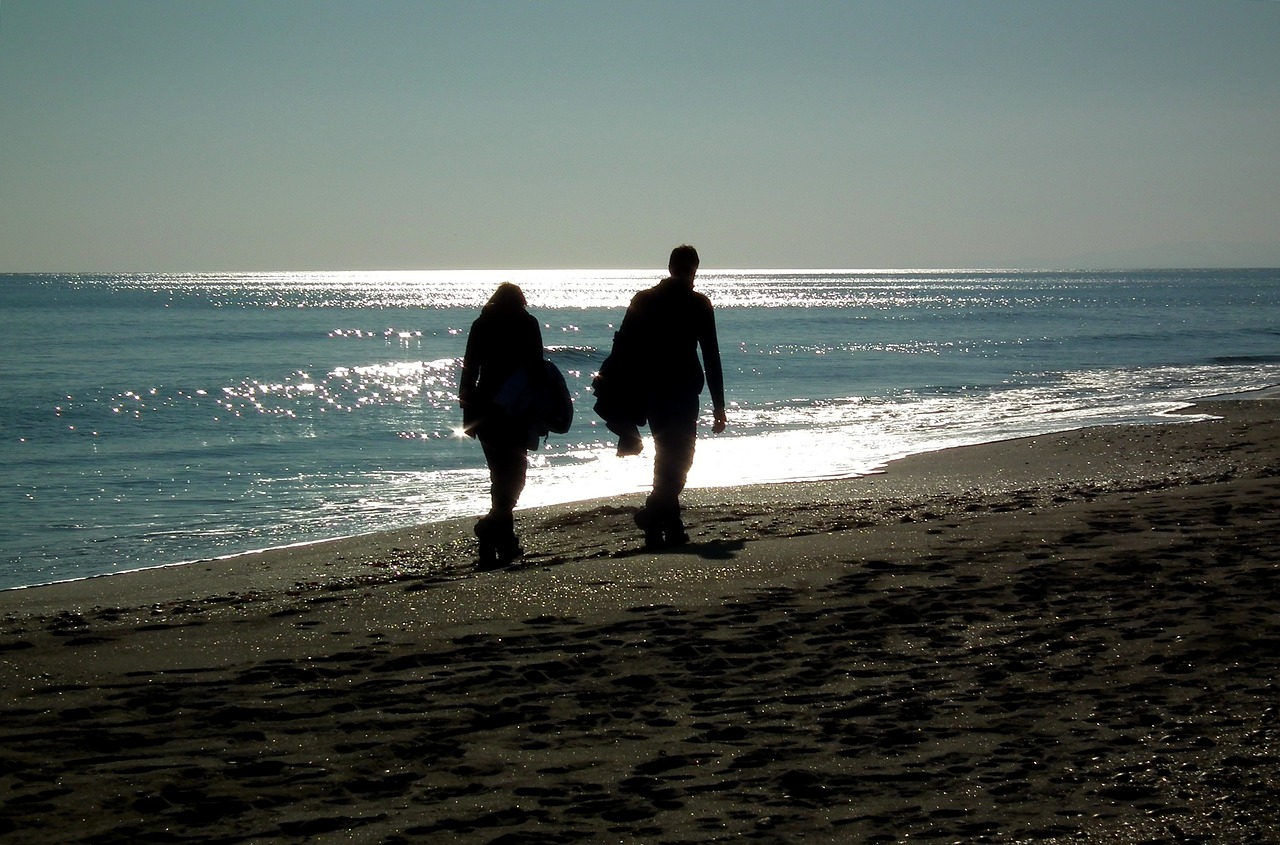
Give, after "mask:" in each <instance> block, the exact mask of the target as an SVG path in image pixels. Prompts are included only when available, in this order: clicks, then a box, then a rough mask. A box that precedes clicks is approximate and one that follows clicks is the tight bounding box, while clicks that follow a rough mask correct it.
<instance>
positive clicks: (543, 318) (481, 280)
mask: <svg viewBox="0 0 1280 845" xmlns="http://www.w3.org/2000/svg"><path fill="white" fill-rule="evenodd" d="M661 276H662V273H661V272H655V271H653V270H616V271H599V270H582V271H564V270H559V271H533V270H527V271H488V270H484V271H480V270H476V271H424V272H411V271H402V272H328V273H314V272H291V273H225V274H194V273H191V274H107V273H103V274H92V273H78V274H39V275H21V274H7V275H0V314H2V315H3V319H4V323H5V327H4V331H3V332H0V588H4V589H9V588H19V587H26V586H31V585H37V584H45V583H51V582H57V581H66V580H72V579H80V578H88V577H96V576H102V575H108V574H112V573H119V572H124V571H129V570H135V569H141V568H147V567H154V566H163V565H170V564H176V563H181V562H184V561H193V560H202V559H209V558H216V557H223V556H230V555H235V554H240V553H244V552H248V551H252V550H257V549H263V548H271V547H277V546H285V545H293V544H299V543H307V542H314V541H318V540H323V539H328V538H334V537H343V536H350V535H356V534H364V533H369V532H375V531H381V530H386V529H394V528H400V527H406V526H410V525H416V524H421V523H425V522H431V521H436V520H443V519H448V518H453V517H469V516H475V515H478V514H481V513H483V512H484V511H485V510H486V509H487V487H488V480H487V474H486V470H485V468H484V461H483V457H482V455H481V452H480V447H479V444H478V443H476V442H475V441H473V440H470V439H468V438H467V437H465V436H464V435H463V434H462V433H461V431H460V428H461V416H460V412H459V410H458V407H457V380H458V370H459V363H460V358H461V356H462V353H463V350H464V347H465V343H466V337H467V332H468V330H469V327H470V324H471V321H472V320H473V319H475V317H476V316H477V314H478V312H479V309H480V307H481V306H482V305H483V303H484V302H485V300H486V299H487V298H488V296H489V295H490V294H491V293H492V292H493V290H494V289H495V288H496V286H497V285H498V284H499V283H501V282H507V281H510V282H514V283H516V284H518V285H520V286H521V287H522V288H523V289H524V291H525V294H526V297H527V298H528V300H529V308H530V311H531V312H532V313H533V314H534V315H535V316H536V317H537V319H538V320H539V321H540V322H541V324H542V334H543V340H544V343H545V345H546V350H547V356H548V357H549V359H550V360H551V361H553V362H554V363H555V364H556V365H558V366H559V367H560V369H561V371H562V372H563V373H564V374H565V376H566V379H567V381H568V384H569V387H570V390H571V391H572V393H573V395H574V398H575V403H576V409H575V419H574V424H573V427H572V429H571V430H570V431H569V433H568V434H566V435H552V436H551V437H549V438H548V439H547V440H546V441H545V442H543V443H541V444H540V446H539V448H538V449H537V450H536V451H535V452H533V453H531V456H530V461H531V468H530V473H529V483H528V487H527V489H526V491H525V494H524V497H523V498H522V500H521V506H522V507H525V506H535V505H547V504H554V503H565V502H574V501H580V500H586V499H592V498H599V497H609V496H615V495H619V494H624V493H627V492H633V491H638V490H642V489H644V488H645V487H646V485H647V484H648V482H649V479H650V474H651V464H650V456H651V454H652V446H651V445H649V446H648V447H647V448H646V452H645V454H644V455H643V456H641V457H638V458H619V457H617V456H616V454H615V443H614V440H613V438H612V437H611V436H610V435H609V433H608V432H607V431H606V430H605V428H604V426H603V423H602V422H601V421H600V420H599V419H598V418H597V417H596V416H595V414H594V412H593V410H592V401H593V400H592V396H591V393H590V384H591V377H592V374H593V373H594V372H595V371H596V370H597V369H598V368H599V366H600V364H601V362H602V361H603V360H604V358H605V356H606V355H607V354H608V352H609V348H610V344H611V342H612V337H613V332H614V330H615V329H616V327H617V325H618V323H619V322H620V321H621V319H622V315H623V313H624V311H625V308H626V305H627V303H628V301H629V300H630V298H631V296H632V295H633V294H634V293H635V292H636V291H638V290H640V289H642V288H645V287H648V286H650V285H652V284H655V283H656V282H657V281H658V280H659V279H660V278H661ZM697 285H698V289H699V290H701V291H702V292H704V293H705V294H707V295H708V296H709V297H710V298H711V300H712V302H713V303H714V305H715V308H716V320H717V327H718V332H719V344H720V348H721V352H722V357H723V360H724V367H725V382H726V392H727V396H728V400H729V429H728V430H727V431H726V432H725V433H724V434H721V435H718V436H712V435H711V434H710V430H709V429H710V408H709V407H706V404H707V403H706V401H705V397H704V420H703V423H704V427H703V436H702V437H701V439H700V440H699V443H698V453H697V458H696V461H695V465H694V469H693V473H692V475H691V477H690V484H691V486H695V487H709V486H716V487H732V486H735V485H744V484H755V483H765V482H786V481H797V480H816V479H834V478H850V477H855V476H859V475H864V474H868V473H874V472H879V471H882V470H883V468H884V467H885V465H886V464H887V463H888V462H890V461H892V460H894V459H896V458H900V457H903V456H907V455H912V454H919V453H924V452H930V451H934V450H939V449H945V448H948V447H952V446H960V445H966V444H973V443H979V442H985V441H994V440H1002V439H1009V438H1017V437H1023V436H1027V435H1034V434H1041V433H1047V432H1055V431H1063V430H1068V429H1076V428H1080V427H1084V426H1095V425H1108V424H1114V423H1141V424H1153V425H1155V424H1174V423H1179V424H1194V423H1187V422H1186V419H1187V418H1185V417H1182V416H1177V417H1174V416H1171V415H1170V412H1172V411H1175V410H1179V409H1183V408H1186V407H1187V406H1188V404H1190V403H1193V402H1194V400H1196V399H1197V398H1203V397H1209V396H1215V395H1222V394H1236V393H1241V392H1246V391H1251V390H1256V389H1260V388H1265V387H1270V386H1273V385H1276V384H1277V383H1280V270H1276V269H1270V270H1151V271H1112V272H1082V271H1070V272H1068V271H1036V272H1027V271H1003V270H1001V271H994V270H993V271H973V270H964V271H958V270H957V271H948V270H928V271H902V270H895V271H867V270H823V271H817V270H724V271H717V270H714V269H710V270H704V271H703V272H702V273H700V275H699V276H698V280H697ZM1192 419H1194V417H1192Z"/></svg>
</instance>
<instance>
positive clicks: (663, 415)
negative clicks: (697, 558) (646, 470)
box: [638, 394, 698, 544]
mask: <svg viewBox="0 0 1280 845" xmlns="http://www.w3.org/2000/svg"><path fill="white" fill-rule="evenodd" d="M649 428H650V430H651V431H652V432H653V447H654V449H653V451H654V458H653V491H652V492H651V493H650V494H649V498H648V500H647V501H646V503H645V508H644V514H643V516H642V517H641V520H638V521H643V522H645V524H644V525H641V526H640V527H641V528H643V529H644V530H645V538H646V540H647V541H649V542H650V543H656V542H664V543H667V544H671V543H682V542H685V541H686V540H687V539H688V537H687V536H686V535H685V533H684V523H683V522H682V521H681V519H680V494H681V493H682V492H684V486H685V482H686V481H687V480H688V477H689V468H690V467H692V466H693V453H694V449H695V447H696V444H697V435H698V397H697V395H696V394H695V395H694V396H692V397H681V398H679V399H673V400H667V401H665V402H661V403H656V404H655V405H654V407H652V408H651V409H650V413H649Z"/></svg>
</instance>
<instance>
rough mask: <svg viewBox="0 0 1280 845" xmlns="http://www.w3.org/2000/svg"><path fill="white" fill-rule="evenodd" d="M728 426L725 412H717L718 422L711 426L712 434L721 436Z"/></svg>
mask: <svg viewBox="0 0 1280 845" xmlns="http://www.w3.org/2000/svg"><path fill="white" fill-rule="evenodd" d="M727 425H729V421H728V420H726V419H725V416H724V411H716V421H715V423H714V424H712V426H711V433H712V434H719V433H720V432H722V431H724V430H725V427H726V426H727Z"/></svg>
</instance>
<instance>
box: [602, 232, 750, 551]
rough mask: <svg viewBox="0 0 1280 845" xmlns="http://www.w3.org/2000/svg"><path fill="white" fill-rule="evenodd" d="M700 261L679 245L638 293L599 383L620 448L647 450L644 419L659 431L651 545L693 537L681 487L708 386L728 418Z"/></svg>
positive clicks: (645, 513)
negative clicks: (696, 284)
mask: <svg viewBox="0 0 1280 845" xmlns="http://www.w3.org/2000/svg"><path fill="white" fill-rule="evenodd" d="M698 265H699V259H698V252H697V250H695V249H694V248H693V247H691V246H687V245H686V246H678V247H676V248H675V249H674V250H672V251H671V260H670V262H669V263H668V265H667V269H668V271H669V273H670V275H669V276H668V277H667V278H666V279H663V280H662V281H661V282H659V283H658V284H657V285H655V286H654V287H651V288H649V289H647V290H643V291H640V292H639V293H637V294H636V295H635V296H634V297H633V298H632V300H631V304H630V305H629V306H628V307H627V313H626V315H625V316H624V317H623V319H622V325H620V326H619V327H618V331H617V332H616V333H615V334H614V338H613V350H612V352H611V353H610V355H609V357H608V359H606V360H605V362H604V363H603V364H602V365H601V367H600V376H599V377H598V378H597V379H596V381H595V382H594V385H593V386H594V388H595V392H596V397H597V401H596V411H597V413H599V414H600V416H601V417H603V418H604V420H605V422H606V424H607V425H608V427H609V429H610V430H611V431H613V432H614V433H615V434H618V435H619V441H618V454H619V455H634V454H638V453H639V452H640V451H641V448H642V444H641V440H640V433H639V431H638V427H639V426H641V425H645V424H646V423H647V424H648V426H649V430H650V431H651V432H652V433H653V444H654V452H655V454H654V459H653V490H652V492H651V493H650V494H649V497H648V499H647V500H646V501H645V505H644V507H643V508H641V509H640V510H639V511H638V512H637V513H636V525H638V526H639V527H640V528H641V530H643V531H644V534H645V545H646V546H649V547H650V548H660V547H663V546H674V545H682V544H684V543H687V542H688V541H689V535H688V534H686V533H685V529H684V522H683V520H682V519H681V516H680V494H681V492H683V491H684V486H685V481H686V479H687V478H688V475H689V468H690V467H691V466H692V465H693V453H694V447H695V443H696V441H697V430H698V395H699V394H700V393H701V392H702V388H703V387H704V385H705V386H706V387H707V388H708V389H709V391H710V393H711V405H712V409H713V411H714V414H715V424H714V426H713V428H712V431H714V432H715V433H716V434H719V433H720V432H722V431H724V429H725V425H726V422H725V403H724V376H723V374H722V371H721V368H720V348H719V346H718V344H717V341H716V321H715V314H714V312H713V310H712V307H711V300H709V299H707V297H705V296H703V295H702V294H701V293H697V292H696V291H694V289H693V280H694V277H695V276H696V275H697V273H698ZM699 348H701V350H702V361H701V362H699V360H698V350H699ZM704 364H705V366H706V370H705V373H704V370H703V365H704Z"/></svg>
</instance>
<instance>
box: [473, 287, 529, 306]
mask: <svg viewBox="0 0 1280 845" xmlns="http://www.w3.org/2000/svg"><path fill="white" fill-rule="evenodd" d="M527 304H528V303H527V302H525V298H524V291H522V290H520V286H519V285H516V284H512V283H511V282H503V283H502V284H500V285H498V289H497V290H495V291H494V292H493V296H491V297H489V301H488V302H487V303H485V306H484V307H485V310H489V309H493V310H495V311H523V310H524V308H525V306H526V305H527Z"/></svg>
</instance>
